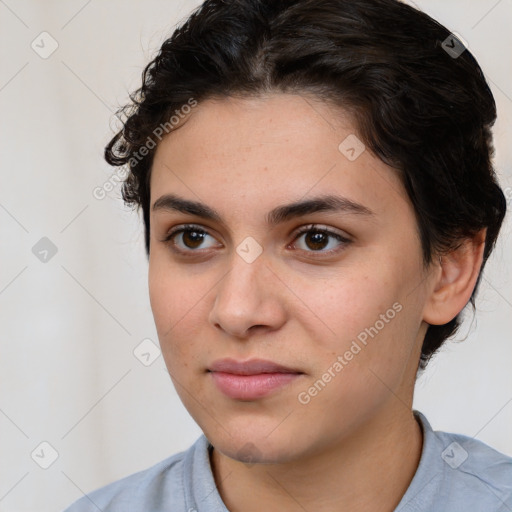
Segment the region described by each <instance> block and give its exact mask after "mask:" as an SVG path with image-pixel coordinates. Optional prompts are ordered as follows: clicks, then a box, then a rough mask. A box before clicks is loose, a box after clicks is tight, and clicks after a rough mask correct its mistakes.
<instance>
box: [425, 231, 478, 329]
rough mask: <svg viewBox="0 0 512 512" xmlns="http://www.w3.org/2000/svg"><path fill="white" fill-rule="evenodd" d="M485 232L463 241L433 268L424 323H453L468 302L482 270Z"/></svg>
mask: <svg viewBox="0 0 512 512" xmlns="http://www.w3.org/2000/svg"><path fill="white" fill-rule="evenodd" d="M486 232H487V229H482V230H481V231H479V232H478V233H477V234H476V235H475V236H474V237H473V238H468V239H465V240H464V241H463V242H462V243H461V245H460V246H459V247H457V248H456V249H454V250H452V251H451V252H449V253H448V254H445V255H443V256H442V257H440V258H439V263H436V264H435V265H434V269H433V270H434V271H433V274H432V275H433V276H434V277H433V280H432V289H431V291H430V295H429V297H427V300H426V302H425V308H424V310H423V320H424V321H425V322H427V323H428V324H431V325H443V324H446V323H448V322H450V321H451V320H453V319H454V318H455V317H456V316H457V315H458V314H459V313H460V312H461V311H462V309H463V308H464V306H465V305H466V304H467V303H468V302H469V299H470V298H471V294H472V293H473V290H474V288H475V284H476V281H477V279H478V274H479V272H480V268H481V266H482V261H483V253H484V248H485V236H486Z"/></svg>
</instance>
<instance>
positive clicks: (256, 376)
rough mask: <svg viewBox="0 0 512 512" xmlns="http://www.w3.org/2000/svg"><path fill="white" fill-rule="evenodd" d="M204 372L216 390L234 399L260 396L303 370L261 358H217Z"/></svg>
mask: <svg viewBox="0 0 512 512" xmlns="http://www.w3.org/2000/svg"><path fill="white" fill-rule="evenodd" d="M208 372H210V374H211V376H212V379H213V382H214V383H215V385H216V386H217V388H218V389H219V391H221V392H222V393H223V394H224V395H226V396H227V397H229V398H232V399H235V400H257V399H259V398H263V397H265V396H267V395H270V394H272V393H275V392H276V391H278V390H279V389H282V388H283V387H285V386H286V385H287V384H289V383H290V382H292V381H294V380H295V379H297V378H299V377H300V376H301V375H303V374H304V372H301V371H300V370H298V369H295V368H289V367H286V366H283V365H280V364H278V363H274V362H273V361H266V360H264V359H251V360H249V361H236V360H234V359H220V360H217V361H215V362H214V363H213V364H212V365H211V366H210V367H209V368H208Z"/></svg>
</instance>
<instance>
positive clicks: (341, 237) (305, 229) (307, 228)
mask: <svg viewBox="0 0 512 512" xmlns="http://www.w3.org/2000/svg"><path fill="white" fill-rule="evenodd" d="M186 231H196V232H198V233H201V234H206V235H208V236H211V237H213V235H211V234H210V232H209V231H208V230H207V229H205V228H203V227H201V226H200V225H198V224H180V225H178V226H175V227H174V228H172V229H171V230H170V231H169V232H168V233H167V234H166V235H165V237H164V238H163V239H162V240H161V242H163V243H166V244H168V245H171V246H172V248H171V250H172V251H173V252H175V253H178V254H182V255H185V256H190V257H192V256H193V255H194V253H197V254H198V255H201V253H202V252H203V251H204V250H201V249H195V250H193V249H188V250H184V249H180V248H177V247H176V244H175V243H174V242H173V241H172V238H173V237H174V236H175V235H177V234H180V233H183V232H186ZM311 231H313V232H314V231H317V232H322V233H325V234H327V236H329V237H332V238H335V239H336V240H338V241H339V242H340V244H341V247H338V248H336V249H331V250H329V251H305V250H303V249H299V250H298V251H299V252H302V253H307V254H308V255H312V256H313V258H321V257H327V256H332V255H334V254H337V253H339V252H341V251H343V250H344V248H345V247H344V246H346V245H348V244H350V243H352V239H351V237H350V235H348V234H341V233H340V232H338V231H334V230H333V229H332V228H330V227H327V226H323V225H321V224H314V223H311V224H306V225H303V226H300V227H299V228H297V229H296V230H294V231H293V232H292V234H291V235H289V236H292V237H293V240H292V242H291V244H288V246H287V247H289V246H290V245H293V244H294V243H295V242H296V240H297V239H298V238H299V237H300V236H301V235H303V234H305V233H309V232H311ZM213 238H215V237H213Z"/></svg>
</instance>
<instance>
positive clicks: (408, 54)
mask: <svg viewBox="0 0 512 512" xmlns="http://www.w3.org/2000/svg"><path fill="white" fill-rule="evenodd" d="M450 48H455V49H458V52H453V51H452V52H450V51H449V49H450ZM267 92H283V93H286V92H289V93H298V94H301V93H310V94H313V95H314V96H315V97H317V98H319V99H321V100H323V101H325V102H329V103H331V104H333V105H337V106H340V107H342V108H343V109H344V111H346V112H348V113H349V114H350V115H351V116H352V117H353V119H354V121H355V125H356V127H357V129H358V135H359V136H360V138H361V139H362V141H363V142H364V144H365V145H366V146H367V147H368V148H369V149H370V150H371V151H372V152H373V153H374V154H375V155H376V156H377V157H378V158H380V159H381V160H382V161H383V162H384V163H386V164H387V165H389V166H391V167H392V168H393V169H395V170H396V172H397V173H398V174H399V176H400V178H401V181H402V183H403V184H404V187H405V189H406V191H407V194H408V196H409V198H410V201H411V203H412V205H413V206H414V210H415V214H416V220H417V225H418V231H419V235H420V240H421V246H422V253H423V260H424V264H425V265H426V266H428V265H429V263H430V262H431V261H432V259H433V257H434V256H438V255H440V254H443V252H447V251H450V250H453V249H454V248H455V247H457V245H458V244H460V242H461V241H463V240H464V239H466V238H470V237H473V236H475V235H476V234H477V233H478V232H479V231H480V230H482V229H483V228H487V232H486V240H485V248H484V255H483V264H482V267H481V269H480V274H479V276H478V280H477V282H476V285H475V288H474V290H473V293H472V296H471V298H470V302H471V304H472V306H473V309H474V308H475V302H474V301H475V294H476V291H477V289H478V285H479V283H480V280H481V277H482V270H483V268H484V265H485V262H486V261H487V259H488V257H489V255H490V253H491V251H492V249H493V247H494V245H495V242H496V239H497V236H498V233H499V230H500V227H501V224H502V221H503V218H504V216H505V212H506V199H505V196H504V194H503V191H502V190H501V188H500V186H499V184H498V181H497V177H496V173H495V170H494V168H493V164H492V161H491V160H492V157H493V155H494V148H493V145H492V133H491V127H492V126H493V124H494V122H495V120H496V105H495V102H494V98H493V95H492V93H491V91H490V89H489V86H488V84H487V82H486V80H485V77H484V75H483V73H482V70H481V68H480V66H479V65H478V63H477V61H476V60H475V58H474V57H473V55H472V54H471V53H470V51H469V50H468V49H467V48H466V47H465V46H463V45H462V42H461V41H460V39H458V38H457V37H456V36H455V35H453V34H451V33H450V31H449V30H448V29H447V28H446V27H444V26H443V25H441V24H440V23H438V22H437V21H435V20H434V19H432V18H431V17H429V16H428V15H427V14H425V13H423V12H421V11H419V10H416V9H414V8H413V7H411V6H409V5H406V4H404V3H402V2H400V1H398V0H322V1H321V2H319V1H318V0H206V1H205V2H204V3H203V4H202V5H200V6H199V7H198V8H197V9H195V10H194V11H193V12H192V14H191V15H190V16H189V17H188V18H187V19H186V20H185V21H184V22H183V23H182V24H181V25H180V26H178V27H177V28H176V29H175V30H174V32H173V33H172V35H171V37H169V38H168V39H167V40H166V41H165V42H164V43H163V44H162V46H161V48H160V50H159V52H158V54H157V55H156V57H155V58H154V59H153V60H152V61H151V62H150V63H149V64H148V65H147V66H146V68H145V69H144V72H143V75H142V86H141V87H140V88H139V89H138V90H137V91H135V92H134V93H133V94H131V96H130V100H131V102H130V104H129V105H127V106H126V107H123V108H122V109H121V112H122V113H123V115H124V118H123V126H122V128H121V129H120V130H119V132H118V133H117V134H116V135H115V136H114V137H113V138H112V140H111V141H110V142H109V144H108V145H107V146H106V148H105V158H106V160H107V162H108V163H109V164H111V165H113V166H127V168H128V175H127V178H126V180H125V181H124V183H123V187H122V196H123V199H124V201H125V203H126V204H128V205H131V206H134V207H135V206H136V207H137V209H139V208H142V212H143V221H144V225H145V247H146V253H147V255H148V256H149V250H150V249H149V234H150V216H149V212H150V204H149V203H150V175H151V166H152V159H153V156H154V153H155V149H156V148H155V147H154V146H156V145H157V144H155V143H154V144H152V146H151V147H149V145H148V144H147V142H148V140H149V139H150V138H151V134H154V133H158V130H159V128H158V127H160V126H162V125H165V124H166V123H167V124H169V119H170V118H171V116H173V115H174V113H175V112H176V111H177V110H178V111H179V110H180V109H181V108H182V107H183V105H186V104H190V101H191V99H193V101H197V102H201V101H202V100H205V99H209V98H213V97H220V98H222V97H229V96H241V97H244V96H245V97H249V96H257V95H261V94H265V93H267ZM151 140H152V139H151ZM141 155H143V156H141ZM134 156H136V157H137V158H134ZM459 325H460V313H459V315H457V316H456V317H455V318H454V319H452V320H451V321H450V322H448V323H447V324H444V325H429V327H428V330H427V333H426V335H425V339H424V342H423V347H422V354H421V358H420V362H419V368H421V369H424V368H425V367H426V365H427V363H428V361H429V360H430V358H431V357H432V355H433V354H434V353H435V352H436V351H437V350H438V349H439V347H440V346H441V345H442V343H443V342H444V341H445V340H446V339H447V338H449V337H450V336H452V335H453V334H454V333H455V332H456V331H457V329H458V327H459Z"/></svg>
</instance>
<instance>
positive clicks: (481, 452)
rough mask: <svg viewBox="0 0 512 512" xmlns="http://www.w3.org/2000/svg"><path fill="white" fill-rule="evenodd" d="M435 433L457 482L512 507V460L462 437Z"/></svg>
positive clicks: (473, 440)
mask: <svg viewBox="0 0 512 512" xmlns="http://www.w3.org/2000/svg"><path fill="white" fill-rule="evenodd" d="M434 434H435V436H436V437H437V438H438V439H439V441H440V443H441V446H442V447H443V451H442V452H441V459H442V461H443V462H444V466H445V469H446V471H447V473H448V474H449V475H450V476H451V477H452V480H453V481H460V482H463V483H464V484H465V485H469V486H471V487H472V488H473V489H474V491H475V492H477V491H479V492H480V491H481V492H482V493H483V494H485V495H486V496H487V495H489V494H491V495H494V496H495V497H496V498H500V499H501V500H503V501H504V502H506V503H507V504H511V505H512V457H509V456H508V455H505V454H504V453H501V452H499V451H497V450H495V449H494V448H492V447H491V446H489V445H487V444H485V443H483V442H482V441H479V440H478V439H474V438H472V437H468V436H465V435H462V434H453V433H449V432H441V431H435V432H434Z"/></svg>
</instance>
